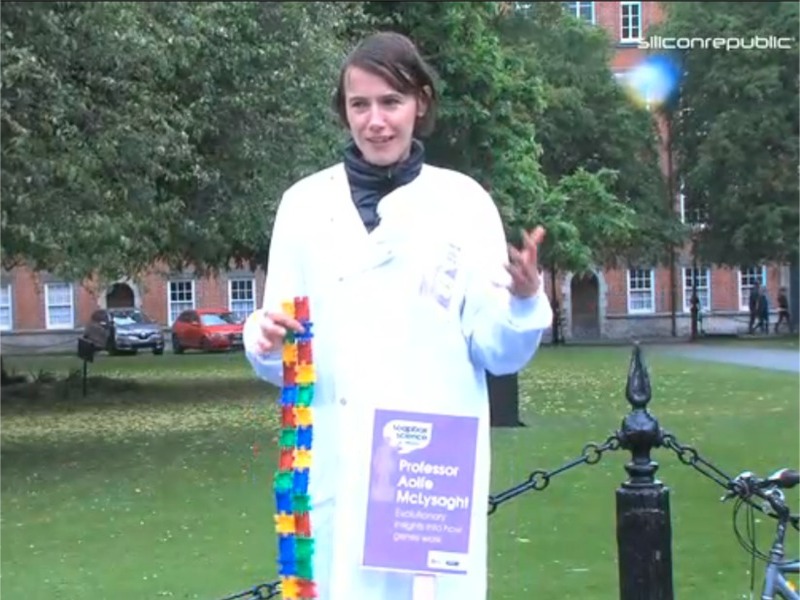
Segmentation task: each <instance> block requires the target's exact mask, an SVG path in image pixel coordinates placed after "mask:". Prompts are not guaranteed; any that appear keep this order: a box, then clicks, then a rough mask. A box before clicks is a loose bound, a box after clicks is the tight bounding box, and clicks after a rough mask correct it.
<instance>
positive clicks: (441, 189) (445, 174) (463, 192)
mask: <svg viewBox="0 0 800 600" xmlns="http://www.w3.org/2000/svg"><path fill="white" fill-rule="evenodd" d="M423 172H424V173H425V181H426V182H427V185H428V186H429V187H431V188H432V189H431V194H432V195H433V196H435V197H436V198H438V199H439V200H440V201H444V203H445V204H447V207H446V208H447V209H448V210H449V209H455V210H458V211H459V212H462V213H469V214H471V215H473V216H475V217H476V218H479V219H480V218H485V217H486V216H487V211H488V213H493V212H496V210H497V207H496V205H495V203H494V200H493V199H492V196H491V194H490V193H489V190H487V189H486V188H485V187H484V186H482V185H481V184H480V182H478V181H477V180H476V179H475V178H474V177H472V176H470V175H468V174H466V173H463V172H461V171H457V170H455V169H449V168H446V167H438V166H433V165H428V164H426V165H425V167H424V170H423Z"/></svg>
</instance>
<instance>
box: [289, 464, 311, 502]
mask: <svg viewBox="0 0 800 600" xmlns="http://www.w3.org/2000/svg"><path fill="white" fill-rule="evenodd" d="M292 493H293V494H294V495H296V496H297V495H305V494H308V469H297V470H296V471H295V472H294V489H293V490H292Z"/></svg>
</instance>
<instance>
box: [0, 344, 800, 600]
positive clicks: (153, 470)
mask: <svg viewBox="0 0 800 600" xmlns="http://www.w3.org/2000/svg"><path fill="white" fill-rule="evenodd" d="M645 359H646V361H647V364H648V366H649V369H650V376H651V381H652V384H653V400H652V402H651V405H650V407H649V408H650V410H651V412H652V413H653V414H654V415H655V416H656V417H657V418H658V419H659V421H660V424H661V426H662V427H663V428H665V429H667V430H669V431H670V432H672V433H674V434H675V435H676V436H677V438H678V440H679V441H681V442H682V443H685V444H691V445H693V446H695V447H697V448H698V449H699V450H700V452H701V454H702V455H703V456H704V457H706V458H708V459H710V460H711V461H713V462H714V463H716V464H717V465H718V466H719V467H720V468H722V469H723V470H724V471H726V472H727V473H729V474H731V475H734V474H736V473H737V472H738V471H742V470H752V471H755V472H756V473H759V474H767V473H768V472H770V471H771V470H773V469H775V468H778V467H782V466H790V467H794V468H796V467H797V466H798V442H799V441H800V440H799V439H798V422H799V420H800V414H798V379H797V375H796V374H787V373H779V372H769V371H762V370H756V369H747V368H741V367H728V366H725V365H716V364H713V363H699V364H693V363H690V362H687V361H684V360H680V359H677V358H673V357H667V356H665V355H662V354H660V353H659V352H658V351H657V350H656V349H653V350H652V351H651V350H649V349H646V351H645ZM628 360H629V351H628V350H626V349H623V348H556V349H552V348H544V349H542V351H541V352H540V354H539V355H538V357H537V358H536V360H535V361H534V363H533V365H532V366H531V367H530V368H529V369H528V370H527V371H526V372H525V373H524V374H523V375H522V377H521V404H522V419H523V421H524V422H525V423H526V424H527V427H525V428H515V429H503V430H495V431H494V437H493V454H494V456H493V490H494V491H500V490H502V489H505V488H506V487H509V486H511V485H514V484H517V483H520V482H522V481H523V480H524V479H525V478H526V477H527V475H528V473H529V472H530V471H532V470H533V469H537V468H544V469H552V468H555V467H557V466H559V465H561V464H562V463H564V462H565V461H567V460H570V459H572V458H574V457H576V456H578V455H579V453H580V452H581V449H582V447H583V445H584V444H585V443H586V442H589V441H595V442H602V441H604V440H605V438H606V437H607V436H608V435H609V434H610V433H612V432H613V431H614V430H616V429H617V428H618V427H619V425H620V422H621V420H622V418H623V416H624V415H625V414H626V412H627V410H628V406H627V404H626V401H625V398H624V386H625V376H626V374H627V369H628ZM6 362H7V364H6V366H7V368H8V367H11V368H15V369H16V370H18V371H30V372H33V373H36V374H39V375H41V373H42V372H44V373H45V374H46V373H47V372H52V373H56V374H58V375H59V376H60V377H62V378H63V377H64V376H65V375H66V374H67V373H69V372H70V371H72V370H76V369H79V368H80V363H79V361H78V360H77V359H73V358H70V357H36V358H25V359H14V360H10V359H8V358H7V359H6ZM89 369H90V377H91V379H90V381H89V396H88V397H87V398H82V397H81V389H80V379H79V378H73V379H72V380H70V382H68V383H63V382H61V383H58V382H56V383H53V384H49V385H42V386H39V387H38V388H37V390H38V391H37V393H36V394H33V395H32V396H31V393H30V391H29V392H28V393H26V394H13V393H9V392H8V391H6V390H4V397H3V405H2V523H1V527H2V530H1V532H2V550H3V551H2V557H1V561H2V562H1V563H0V566H1V568H2V580H0V583H1V585H2V589H1V590H0V595H2V597H3V598H6V597H7V598H25V599H26V600H34V599H40V598H41V599H43V600H50V599H51V598H64V599H69V600H71V599H79V598H114V599H115V600H120V599H127V598H131V599H137V600H138V599H145V598H153V599H156V598H197V599H203V600H215V599H217V598H221V597H223V596H225V595H227V594H231V593H233V592H237V591H241V590H244V589H246V588H248V587H250V586H252V585H253V584H255V583H259V582H262V581H269V580H272V579H274V578H275V573H276V570H275V566H274V555H275V550H274V549H275V534H274V528H273V523H272V515H273V504H272V495H271V477H272V473H273V472H274V468H275V452H274V443H275V440H274V432H275V424H276V422H277V419H276V415H275V411H274V405H273V403H272V398H274V394H272V393H270V392H269V388H267V387H266V385H265V384H263V385H262V384H261V383H260V382H258V381H256V380H254V379H253V377H252V376H251V374H250V371H249V367H248V366H247V364H246V362H245V359H244V358H243V356H242V355H241V354H230V355H191V354H190V355H184V356H173V355H165V356H162V357H153V356H150V355H143V356H137V357H116V358H109V357H106V356H105V355H100V356H98V357H97V362H95V363H94V364H92V365H90V367H89ZM44 379H46V377H45V378H44ZM628 456H629V455H628ZM654 459H655V460H657V461H658V463H659V465H660V468H659V470H658V476H659V478H660V479H661V480H662V481H664V482H665V483H666V484H667V485H668V486H669V487H670V490H671V498H670V500H671V506H672V527H673V545H672V548H673V565H674V582H675V591H676V598H687V599H694V598H698V599H700V598H702V599H706V598H708V599H715V600H716V599H718V598H719V599H722V598H742V597H746V593H747V590H748V589H749V581H750V576H749V567H750V559H749V556H748V555H747V554H745V553H744V552H743V551H742V550H741V549H740V547H739V546H738V544H737V542H736V539H735V536H734V533H733V531H732V529H731V514H732V513H731V508H732V507H731V506H730V505H727V504H725V505H723V504H721V503H720V502H719V498H720V496H721V495H722V490H721V489H720V488H719V487H718V486H716V485H715V484H714V483H713V482H711V481H710V480H708V479H706V478H705V477H703V476H701V475H700V474H699V473H697V472H695V471H694V470H692V469H691V468H690V467H688V466H685V465H683V464H682V463H680V462H679V461H678V460H677V458H676V457H675V456H674V455H672V454H671V453H670V452H669V451H667V450H664V449H660V450H657V451H656V452H655V453H654ZM625 460H626V455H625V453H624V452H623V451H618V452H616V453H610V454H606V455H605V456H604V458H603V460H602V461H601V462H600V463H599V464H597V465H594V466H581V467H577V468H576V469H573V470H571V471H569V472H567V473H564V474H562V475H559V476H558V477H556V478H554V479H553V481H552V482H551V485H550V486H549V487H548V488H547V489H546V490H545V491H542V492H528V493H526V494H524V495H523V496H521V497H519V498H517V499H515V500H512V501H510V502H509V503H507V504H506V505H504V506H502V507H501V508H500V509H499V510H498V512H497V514H496V515H494V516H492V517H491V522H490V532H491V539H490V551H491V564H490V571H491V581H490V590H491V594H490V597H491V598H492V600H518V599H520V598H524V597H536V598H580V599H581V600H586V599H598V600H599V599H612V598H617V597H618V592H617V577H618V576H617V564H616V537H615V535H616V532H615V490H616V489H617V487H618V486H619V485H620V484H621V483H622V482H623V481H624V479H625V476H626V475H625V471H624V468H623V465H624V463H625ZM790 497H791V500H792V506H793V510H796V509H797V506H798V502H797V494H796V493H794V494H792V495H791V496H790ZM768 525H769V523H766V522H764V523H761V524H760V526H759V528H758V531H759V536H758V540H759V544H760V546H761V547H762V549H764V550H766V545H767V543H768V539H769V536H770V535H771V533H772V531H771V530H770V529H769V526H768ZM797 540H798V538H797V534H796V532H795V531H794V530H790V533H789V536H788V538H787V542H788V548H789V550H792V551H795V552H796V551H797V550H798V544H797ZM343 543H347V542H346V541H343ZM756 565H757V579H759V580H760V576H761V573H762V572H763V565H762V564H760V563H756Z"/></svg>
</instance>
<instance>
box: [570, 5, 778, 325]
mask: <svg viewBox="0 0 800 600" xmlns="http://www.w3.org/2000/svg"><path fill="white" fill-rule="evenodd" d="M562 4H563V6H564V9H565V10H567V11H569V12H570V13H572V14H574V15H575V16H577V17H579V18H581V19H584V20H585V21H587V22H589V23H591V24H593V25H595V26H598V27H603V28H604V29H605V30H606V31H607V32H608V34H609V36H610V37H611V40H612V42H611V43H612V44H613V46H614V54H613V58H612V64H611V65H610V67H611V70H612V72H613V73H614V76H615V77H616V78H617V79H618V80H622V79H623V78H624V77H625V76H626V73H627V72H628V71H629V70H630V69H632V68H633V67H635V66H636V65H637V64H638V63H639V62H640V61H641V60H643V59H644V58H645V57H646V55H647V52H648V51H647V50H644V49H641V48H640V47H639V46H640V42H641V41H642V40H644V39H645V38H646V37H647V31H648V29H649V28H650V27H651V26H652V25H655V24H657V23H658V22H659V21H661V20H662V19H663V12H662V8H661V4H660V3H659V2H628V1H622V2H563V3H562ZM654 118H657V119H658V126H659V130H660V132H661V140H662V152H661V157H662V160H661V167H662V171H663V172H664V174H665V175H667V173H668V169H669V161H668V160H667V154H668V153H667V151H666V149H667V147H668V138H669V131H668V128H667V126H666V124H665V123H664V122H663V120H661V119H660V118H658V117H657V116H655V117H654ZM674 208H675V211H676V213H678V214H680V216H681V218H682V219H683V221H684V222H688V223H691V222H692V218H691V217H692V216H693V211H692V210H691V207H689V206H685V205H684V198H683V196H682V195H681V194H676V198H675V203H674ZM697 276H698V277H697V291H698V297H699V299H700V302H701V306H702V311H703V329H704V330H705V331H706V332H709V333H735V332H743V331H746V330H747V325H748V306H747V305H748V296H749V294H750V290H751V289H752V287H753V285H754V284H757V283H763V284H765V285H766V286H767V289H768V295H769V298H770V305H771V306H774V304H775V302H776V297H777V293H778V289H779V288H780V287H782V286H785V287H787V288H788V287H789V270H788V267H786V266H783V265H776V264H772V265H740V266H738V267H737V268H720V267H716V266H714V265H698V267H697ZM693 278H694V259H693V256H692V248H691V245H690V244H689V245H687V246H686V247H684V248H680V249H676V257H675V263H674V270H673V269H670V267H669V266H661V265H629V268H628V269H614V270H603V269H596V270H594V271H593V273H592V274H590V275H585V276H581V277H576V278H573V277H571V276H569V275H568V276H567V277H565V278H563V279H562V280H561V281H560V284H559V290H558V292H559V294H558V295H559V300H560V303H561V306H562V309H563V313H564V314H563V318H564V321H565V325H564V327H565V331H564V333H565V336H566V337H567V339H569V338H628V337H662V336H671V335H672V334H673V331H674V333H675V334H676V335H678V336H686V335H688V333H689V331H690V328H691V318H690V308H691V304H690V302H691V293H692V283H693ZM673 298H674V302H673ZM673 305H674V329H673Z"/></svg>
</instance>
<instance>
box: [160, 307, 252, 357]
mask: <svg viewBox="0 0 800 600" xmlns="http://www.w3.org/2000/svg"><path fill="white" fill-rule="evenodd" d="M243 329H244V324H243V323H242V322H241V320H239V319H237V318H236V316H235V315H234V314H233V313H232V312H230V311H228V310H225V309H213V308H202V309H193V310H185V311H183V312H182V313H181V314H179V315H178V318H177V319H175V323H174V324H173V325H172V350H173V352H175V354H181V353H182V352H183V351H184V350H186V349H188V348H194V349H197V350H203V351H205V352H209V351H212V350H231V349H233V348H242V347H244V343H243V341H242V330H243Z"/></svg>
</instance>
